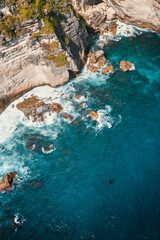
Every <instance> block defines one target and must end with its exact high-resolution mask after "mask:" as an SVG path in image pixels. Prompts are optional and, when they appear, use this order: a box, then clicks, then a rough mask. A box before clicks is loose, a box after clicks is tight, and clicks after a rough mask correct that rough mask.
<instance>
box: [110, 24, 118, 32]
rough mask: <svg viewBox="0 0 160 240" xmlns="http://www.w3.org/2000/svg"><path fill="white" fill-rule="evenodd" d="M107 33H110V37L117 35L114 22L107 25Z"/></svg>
mask: <svg viewBox="0 0 160 240" xmlns="http://www.w3.org/2000/svg"><path fill="white" fill-rule="evenodd" d="M109 32H111V33H112V35H116V33H117V24H116V22H111V23H110V25H109Z"/></svg>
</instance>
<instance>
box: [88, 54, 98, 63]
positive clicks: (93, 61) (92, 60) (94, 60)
mask: <svg viewBox="0 0 160 240" xmlns="http://www.w3.org/2000/svg"><path fill="white" fill-rule="evenodd" d="M96 62H97V59H96V57H95V55H94V54H92V56H91V58H90V60H89V63H90V64H95V63H96Z"/></svg>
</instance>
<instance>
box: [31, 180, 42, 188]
mask: <svg viewBox="0 0 160 240" xmlns="http://www.w3.org/2000/svg"><path fill="white" fill-rule="evenodd" d="M29 186H30V188H33V189H37V188H40V187H42V182H40V181H35V180H33V181H31V182H30V183H29Z"/></svg>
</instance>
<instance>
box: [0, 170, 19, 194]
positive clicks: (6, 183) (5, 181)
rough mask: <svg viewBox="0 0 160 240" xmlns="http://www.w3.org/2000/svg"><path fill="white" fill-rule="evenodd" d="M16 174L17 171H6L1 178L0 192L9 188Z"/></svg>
mask: <svg viewBox="0 0 160 240" xmlns="http://www.w3.org/2000/svg"><path fill="white" fill-rule="evenodd" d="M16 175H17V172H14V171H13V172H10V173H6V174H5V175H4V176H3V177H2V180H1V183H0V192H2V191H7V190H9V189H10V188H11V187H12V185H13V181H14V180H15V178H16Z"/></svg>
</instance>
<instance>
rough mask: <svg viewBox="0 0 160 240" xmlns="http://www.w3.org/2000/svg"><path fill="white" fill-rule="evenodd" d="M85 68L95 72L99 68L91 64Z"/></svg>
mask: <svg viewBox="0 0 160 240" xmlns="http://www.w3.org/2000/svg"><path fill="white" fill-rule="evenodd" d="M87 68H88V69H89V70H90V71H91V72H97V71H98V70H99V67H95V66H93V65H90V64H88V65H87Z"/></svg>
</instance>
